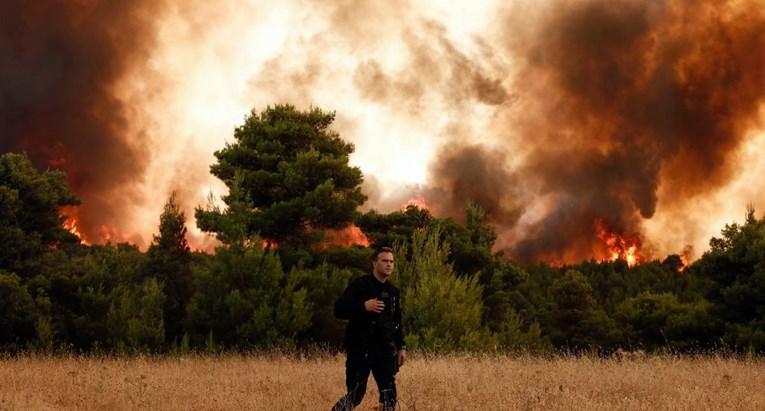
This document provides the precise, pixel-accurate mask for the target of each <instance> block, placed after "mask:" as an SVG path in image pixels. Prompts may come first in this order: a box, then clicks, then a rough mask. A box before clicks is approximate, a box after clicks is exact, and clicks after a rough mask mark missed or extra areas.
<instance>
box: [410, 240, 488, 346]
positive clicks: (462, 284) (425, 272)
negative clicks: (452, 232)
mask: <svg viewBox="0 0 765 411" xmlns="http://www.w3.org/2000/svg"><path fill="white" fill-rule="evenodd" d="M409 247H410V246H409V245H407V244H403V245H399V246H398V249H397V250H396V255H399V256H406V255H409V256H410V257H409V259H405V258H398V259H397V265H398V271H397V272H398V274H397V275H398V278H399V283H400V285H401V288H402V290H403V295H402V301H403V307H404V310H403V319H402V320H403V326H404V330H405V332H406V333H407V334H406V335H405V340H406V342H407V345H408V346H410V347H413V348H415V349H416V348H425V349H429V350H454V349H485V348H489V347H492V346H494V341H493V339H492V338H491V335H490V333H489V332H488V330H487V329H486V328H485V327H483V326H482V325H481V313H482V310H483V302H482V300H481V294H482V289H481V286H480V285H479V284H478V279H477V277H476V276H462V277H459V276H457V275H456V274H455V273H454V270H453V268H452V265H451V264H450V263H448V262H447V256H448V254H449V245H448V244H447V243H444V242H443V241H442V240H441V231H440V228H439V227H438V226H434V227H431V228H429V229H428V230H426V231H418V232H415V233H414V235H413V236H412V241H411V250H409Z"/></svg>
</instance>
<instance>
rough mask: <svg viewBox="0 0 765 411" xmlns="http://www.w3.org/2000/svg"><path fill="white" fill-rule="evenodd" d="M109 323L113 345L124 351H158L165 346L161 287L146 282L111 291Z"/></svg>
mask: <svg viewBox="0 0 765 411" xmlns="http://www.w3.org/2000/svg"><path fill="white" fill-rule="evenodd" d="M111 300H112V303H111V305H110V307H109V314H108V319H107V321H108V323H109V330H110V331H111V334H112V338H113V344H114V346H116V347H117V348H118V349H120V350H125V351H150V352H154V351H159V350H161V349H162V348H163V345H164V342H165V326H164V321H163V306H164V303H165V295H164V294H163V293H162V284H160V283H159V281H157V280H156V279H155V278H148V279H146V280H144V281H143V282H142V283H141V284H140V285H138V286H130V285H123V286H120V287H118V288H117V289H115V290H114V293H113V296H112V299H111Z"/></svg>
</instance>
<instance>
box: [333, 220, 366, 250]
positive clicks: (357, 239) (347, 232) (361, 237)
mask: <svg viewBox="0 0 765 411" xmlns="http://www.w3.org/2000/svg"><path fill="white" fill-rule="evenodd" d="M369 244H370V242H369V239H368V238H367V236H366V235H365V234H364V232H362V231H361V229H360V228H359V227H357V226H356V225H353V224H352V225H349V226H348V227H346V228H343V229H341V230H327V232H326V237H325V239H324V244H322V246H323V247H325V248H326V247H329V246H333V245H336V246H341V247H350V246H352V245H360V246H362V247H369Z"/></svg>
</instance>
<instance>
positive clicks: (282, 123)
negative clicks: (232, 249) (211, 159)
mask: <svg viewBox="0 0 765 411" xmlns="http://www.w3.org/2000/svg"><path fill="white" fill-rule="evenodd" d="M334 118H335V115H334V113H326V112H323V111H321V110H320V109H318V108H314V109H311V110H308V111H305V112H304V111H299V110H297V109H295V107H293V106H290V105H277V106H275V107H268V108H266V109H265V110H263V111H262V112H260V113H256V112H254V111H253V112H252V113H251V115H250V116H249V117H247V119H246V120H245V123H244V124H243V125H242V126H240V127H238V128H237V129H236V131H235V132H234V138H235V140H236V141H235V143H233V144H228V145H226V147H225V148H224V149H222V150H220V151H217V152H215V157H216V158H217V160H218V162H217V163H216V164H214V165H213V166H212V167H211V168H210V170H211V172H212V174H213V175H215V176H217V177H218V178H220V179H221V180H222V181H223V182H224V183H225V184H226V185H227V186H228V187H229V189H230V194H229V196H227V197H224V199H223V200H224V201H225V202H226V204H227V205H228V206H229V209H228V210H226V211H221V210H220V209H216V208H214V207H212V208H211V207H208V209H206V210H203V209H197V212H196V217H197V223H198V224H199V226H200V228H202V229H203V230H205V231H209V232H215V233H217V234H219V238H220V239H221V241H223V242H224V243H229V244H230V243H232V238H231V225H230V224H229V223H228V221H229V220H231V219H234V220H236V221H237V223H236V224H234V226H235V227H239V228H242V229H243V232H241V233H240V238H247V237H252V236H253V235H255V234H257V235H258V236H260V237H262V238H264V239H266V240H268V241H271V242H275V243H277V244H278V245H279V250H280V252H282V251H285V252H289V251H290V250H293V249H308V248H310V247H311V246H312V245H314V244H316V243H317V242H318V241H320V240H321V237H322V230H323V229H327V228H333V229H337V228H343V227H345V226H347V225H348V224H349V223H351V222H352V221H353V217H354V215H355V213H356V208H357V207H358V206H359V205H360V204H362V203H363V202H364V201H365V200H366V196H364V195H363V194H362V193H361V188H360V184H361V182H362V175H361V171H360V170H359V169H358V168H357V167H350V166H349V165H348V156H349V155H350V154H351V153H352V152H353V149H354V148H353V145H352V144H350V143H346V142H344V141H343V140H341V139H340V137H339V136H338V134H337V133H336V132H334V131H332V130H331V129H330V128H329V127H330V125H331V124H332V122H333V121H334ZM291 265H292V264H290V266H291Z"/></svg>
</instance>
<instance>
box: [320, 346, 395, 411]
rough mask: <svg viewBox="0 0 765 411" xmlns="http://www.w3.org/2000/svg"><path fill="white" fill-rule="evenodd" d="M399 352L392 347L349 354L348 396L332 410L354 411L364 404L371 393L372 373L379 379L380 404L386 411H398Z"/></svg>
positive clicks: (346, 369) (341, 399) (346, 366)
mask: <svg viewBox="0 0 765 411" xmlns="http://www.w3.org/2000/svg"><path fill="white" fill-rule="evenodd" d="M397 354H398V353H396V352H394V351H391V350H390V349H388V348H378V349H368V350H352V351H350V350H349V351H348V356H347V357H346V360H345V386H346V388H347V389H348V392H347V394H345V395H344V396H342V397H341V398H340V399H339V400H338V401H337V403H336V404H335V406H334V407H332V411H350V410H352V409H353V408H355V407H356V406H357V405H359V404H361V400H362V399H364V394H366V391H367V380H368V379H369V373H370V372H371V373H372V376H374V378H375V382H376V383H377V389H378V391H380V403H381V404H382V405H383V410H384V411H392V410H394V409H395V408H396V373H397V372H398V356H397Z"/></svg>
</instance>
